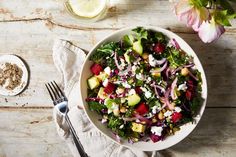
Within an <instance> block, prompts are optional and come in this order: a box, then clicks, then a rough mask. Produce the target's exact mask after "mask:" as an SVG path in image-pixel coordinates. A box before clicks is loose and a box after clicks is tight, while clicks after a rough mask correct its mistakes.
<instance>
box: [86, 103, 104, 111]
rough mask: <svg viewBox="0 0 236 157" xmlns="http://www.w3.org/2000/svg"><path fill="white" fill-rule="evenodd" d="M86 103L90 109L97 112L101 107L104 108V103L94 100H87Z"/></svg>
mask: <svg viewBox="0 0 236 157" xmlns="http://www.w3.org/2000/svg"><path fill="white" fill-rule="evenodd" d="M88 105H89V108H90V110H92V111H97V112H101V110H102V109H105V108H106V106H105V105H103V104H100V103H99V102H95V101H89V102H88Z"/></svg>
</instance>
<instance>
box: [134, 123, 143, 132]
mask: <svg viewBox="0 0 236 157" xmlns="http://www.w3.org/2000/svg"><path fill="white" fill-rule="evenodd" d="M131 129H132V130H133V131H134V132H139V133H142V132H144V131H145V125H143V124H138V123H135V122H132V128H131Z"/></svg>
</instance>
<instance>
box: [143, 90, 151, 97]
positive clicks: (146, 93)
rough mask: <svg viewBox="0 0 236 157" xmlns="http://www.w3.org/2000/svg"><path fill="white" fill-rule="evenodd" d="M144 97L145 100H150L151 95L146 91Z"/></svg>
mask: <svg viewBox="0 0 236 157" xmlns="http://www.w3.org/2000/svg"><path fill="white" fill-rule="evenodd" d="M144 95H145V97H146V98H150V97H151V96H152V93H151V92H150V91H146V92H145V93H144Z"/></svg>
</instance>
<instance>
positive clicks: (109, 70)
mask: <svg viewBox="0 0 236 157" xmlns="http://www.w3.org/2000/svg"><path fill="white" fill-rule="evenodd" d="M104 72H105V73H106V74H107V75H110V74H111V68H110V67H106V68H105V69H104Z"/></svg>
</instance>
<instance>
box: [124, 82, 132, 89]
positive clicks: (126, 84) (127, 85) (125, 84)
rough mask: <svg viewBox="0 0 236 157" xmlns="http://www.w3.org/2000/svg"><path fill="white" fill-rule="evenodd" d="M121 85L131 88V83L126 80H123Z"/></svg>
mask: <svg viewBox="0 0 236 157" xmlns="http://www.w3.org/2000/svg"><path fill="white" fill-rule="evenodd" d="M122 86H123V87H125V88H131V85H129V84H128V83H127V82H123V83H122Z"/></svg>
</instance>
